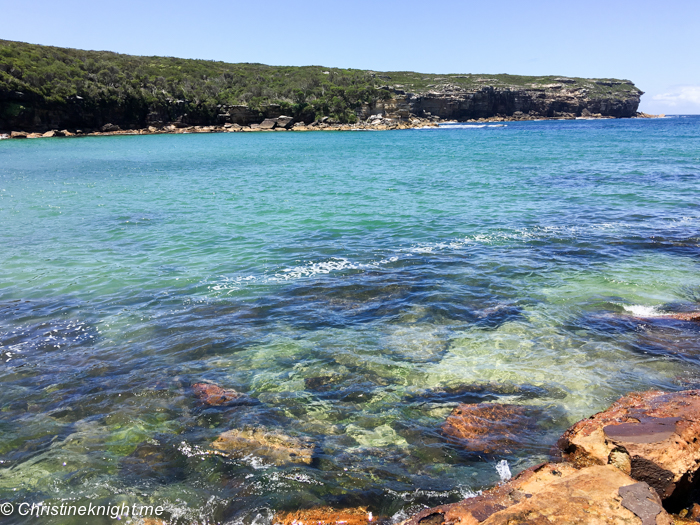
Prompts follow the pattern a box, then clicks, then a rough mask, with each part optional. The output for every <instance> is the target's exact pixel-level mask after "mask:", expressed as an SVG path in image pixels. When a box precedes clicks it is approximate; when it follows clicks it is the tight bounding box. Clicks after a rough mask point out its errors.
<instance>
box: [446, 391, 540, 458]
mask: <svg viewBox="0 0 700 525" xmlns="http://www.w3.org/2000/svg"><path fill="white" fill-rule="evenodd" d="M536 423H537V420H536V419H535V418H534V417H533V415H532V412H531V411H530V410H528V408H527V407H524V406H520V405H505V404H500V403H479V404H477V405H469V404H461V405H459V406H458V407H457V408H455V409H454V410H453V411H452V413H451V414H450V416H449V417H448V418H447V420H446V421H445V423H444V424H443V425H442V433H443V435H444V436H445V438H446V439H447V440H448V441H450V442H452V443H454V444H457V445H459V446H460V447H461V448H463V449H465V450H466V451H468V452H475V453H484V454H495V453H507V452H510V451H511V450H512V449H513V448H514V447H517V446H518V444H519V443H520V439H519V437H518V435H523V434H527V433H528V432H532V431H533V430H534V429H535V426H536Z"/></svg>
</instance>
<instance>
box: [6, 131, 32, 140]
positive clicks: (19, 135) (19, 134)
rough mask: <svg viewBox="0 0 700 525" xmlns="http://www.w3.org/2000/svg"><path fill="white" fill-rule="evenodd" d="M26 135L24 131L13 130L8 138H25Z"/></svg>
mask: <svg viewBox="0 0 700 525" xmlns="http://www.w3.org/2000/svg"><path fill="white" fill-rule="evenodd" d="M27 136H28V133H25V132H24V131H13V132H12V133H10V138H13V139H26V138H27Z"/></svg>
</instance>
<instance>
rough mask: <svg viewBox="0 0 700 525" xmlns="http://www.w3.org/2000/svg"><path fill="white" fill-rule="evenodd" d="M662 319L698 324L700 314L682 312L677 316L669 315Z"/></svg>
mask: <svg viewBox="0 0 700 525" xmlns="http://www.w3.org/2000/svg"><path fill="white" fill-rule="evenodd" d="M664 317H671V318H672V319H678V320H679V321H695V322H700V312H684V313H678V314H669V315H667V316H664Z"/></svg>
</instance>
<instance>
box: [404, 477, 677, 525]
mask: <svg viewBox="0 0 700 525" xmlns="http://www.w3.org/2000/svg"><path fill="white" fill-rule="evenodd" d="M521 523H522V524H525V523H532V524H537V525H545V524H546V525H550V524H551V525H555V524H557V525H558V524H563V523H572V524H573V523H580V524H601V525H602V524H609V525H623V524H625V525H632V524H634V525H640V524H641V525H662V524H665V525H670V524H671V523H672V521H671V517H670V516H669V515H668V513H667V512H666V511H665V510H664V509H663V507H662V506H661V501H660V500H659V499H658V496H656V494H655V493H654V492H653V491H652V490H651V489H650V488H649V487H648V486H647V485H646V484H643V483H635V481H634V480H633V479H631V478H630V477H629V476H628V475H627V474H625V473H623V472H622V471H620V470H619V469H617V468H615V467H614V466H612V465H600V466H594V467H589V468H586V469H583V470H577V469H576V468H574V467H573V466H571V465H557V464H551V463H550V464H546V465H542V466H539V467H534V468H531V469H528V470H526V471H524V472H522V473H521V474H520V475H519V476H518V477H517V478H515V479H513V480H511V481H509V482H508V483H506V484H504V485H500V486H498V487H496V488H494V489H492V490H489V491H487V492H485V493H484V494H481V495H479V496H476V497H473V498H468V499H466V500H463V501H460V502H459V503H453V504H450V505H442V506H440V507H435V508H432V509H426V510H424V511H422V512H420V513H418V514H416V515H415V516H413V517H412V518H410V519H409V520H407V521H405V522H404V523H403V524H402V525H443V524H444V525H477V524H481V525H513V524H521Z"/></svg>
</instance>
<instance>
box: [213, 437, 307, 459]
mask: <svg viewBox="0 0 700 525" xmlns="http://www.w3.org/2000/svg"><path fill="white" fill-rule="evenodd" d="M211 446H212V448H214V449H216V450H218V451H220V452H222V453H224V455H228V456H232V457H244V456H248V455H251V454H252V455H255V456H259V457H261V458H263V459H265V460H268V461H271V462H272V463H274V464H275V465H289V464H294V463H298V464H304V465H310V464H311V462H312V461H313V454H314V445H313V444H312V443H309V442H308V441H305V440H302V439H299V438H295V437H291V436H287V435H284V434H282V433H280V432H277V431H269V430H266V429H262V428H256V429H246V430H229V431H228V432H224V433H223V434H221V435H220V436H219V437H218V439H217V440H216V441H214V442H213V443H212V445H211Z"/></svg>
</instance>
